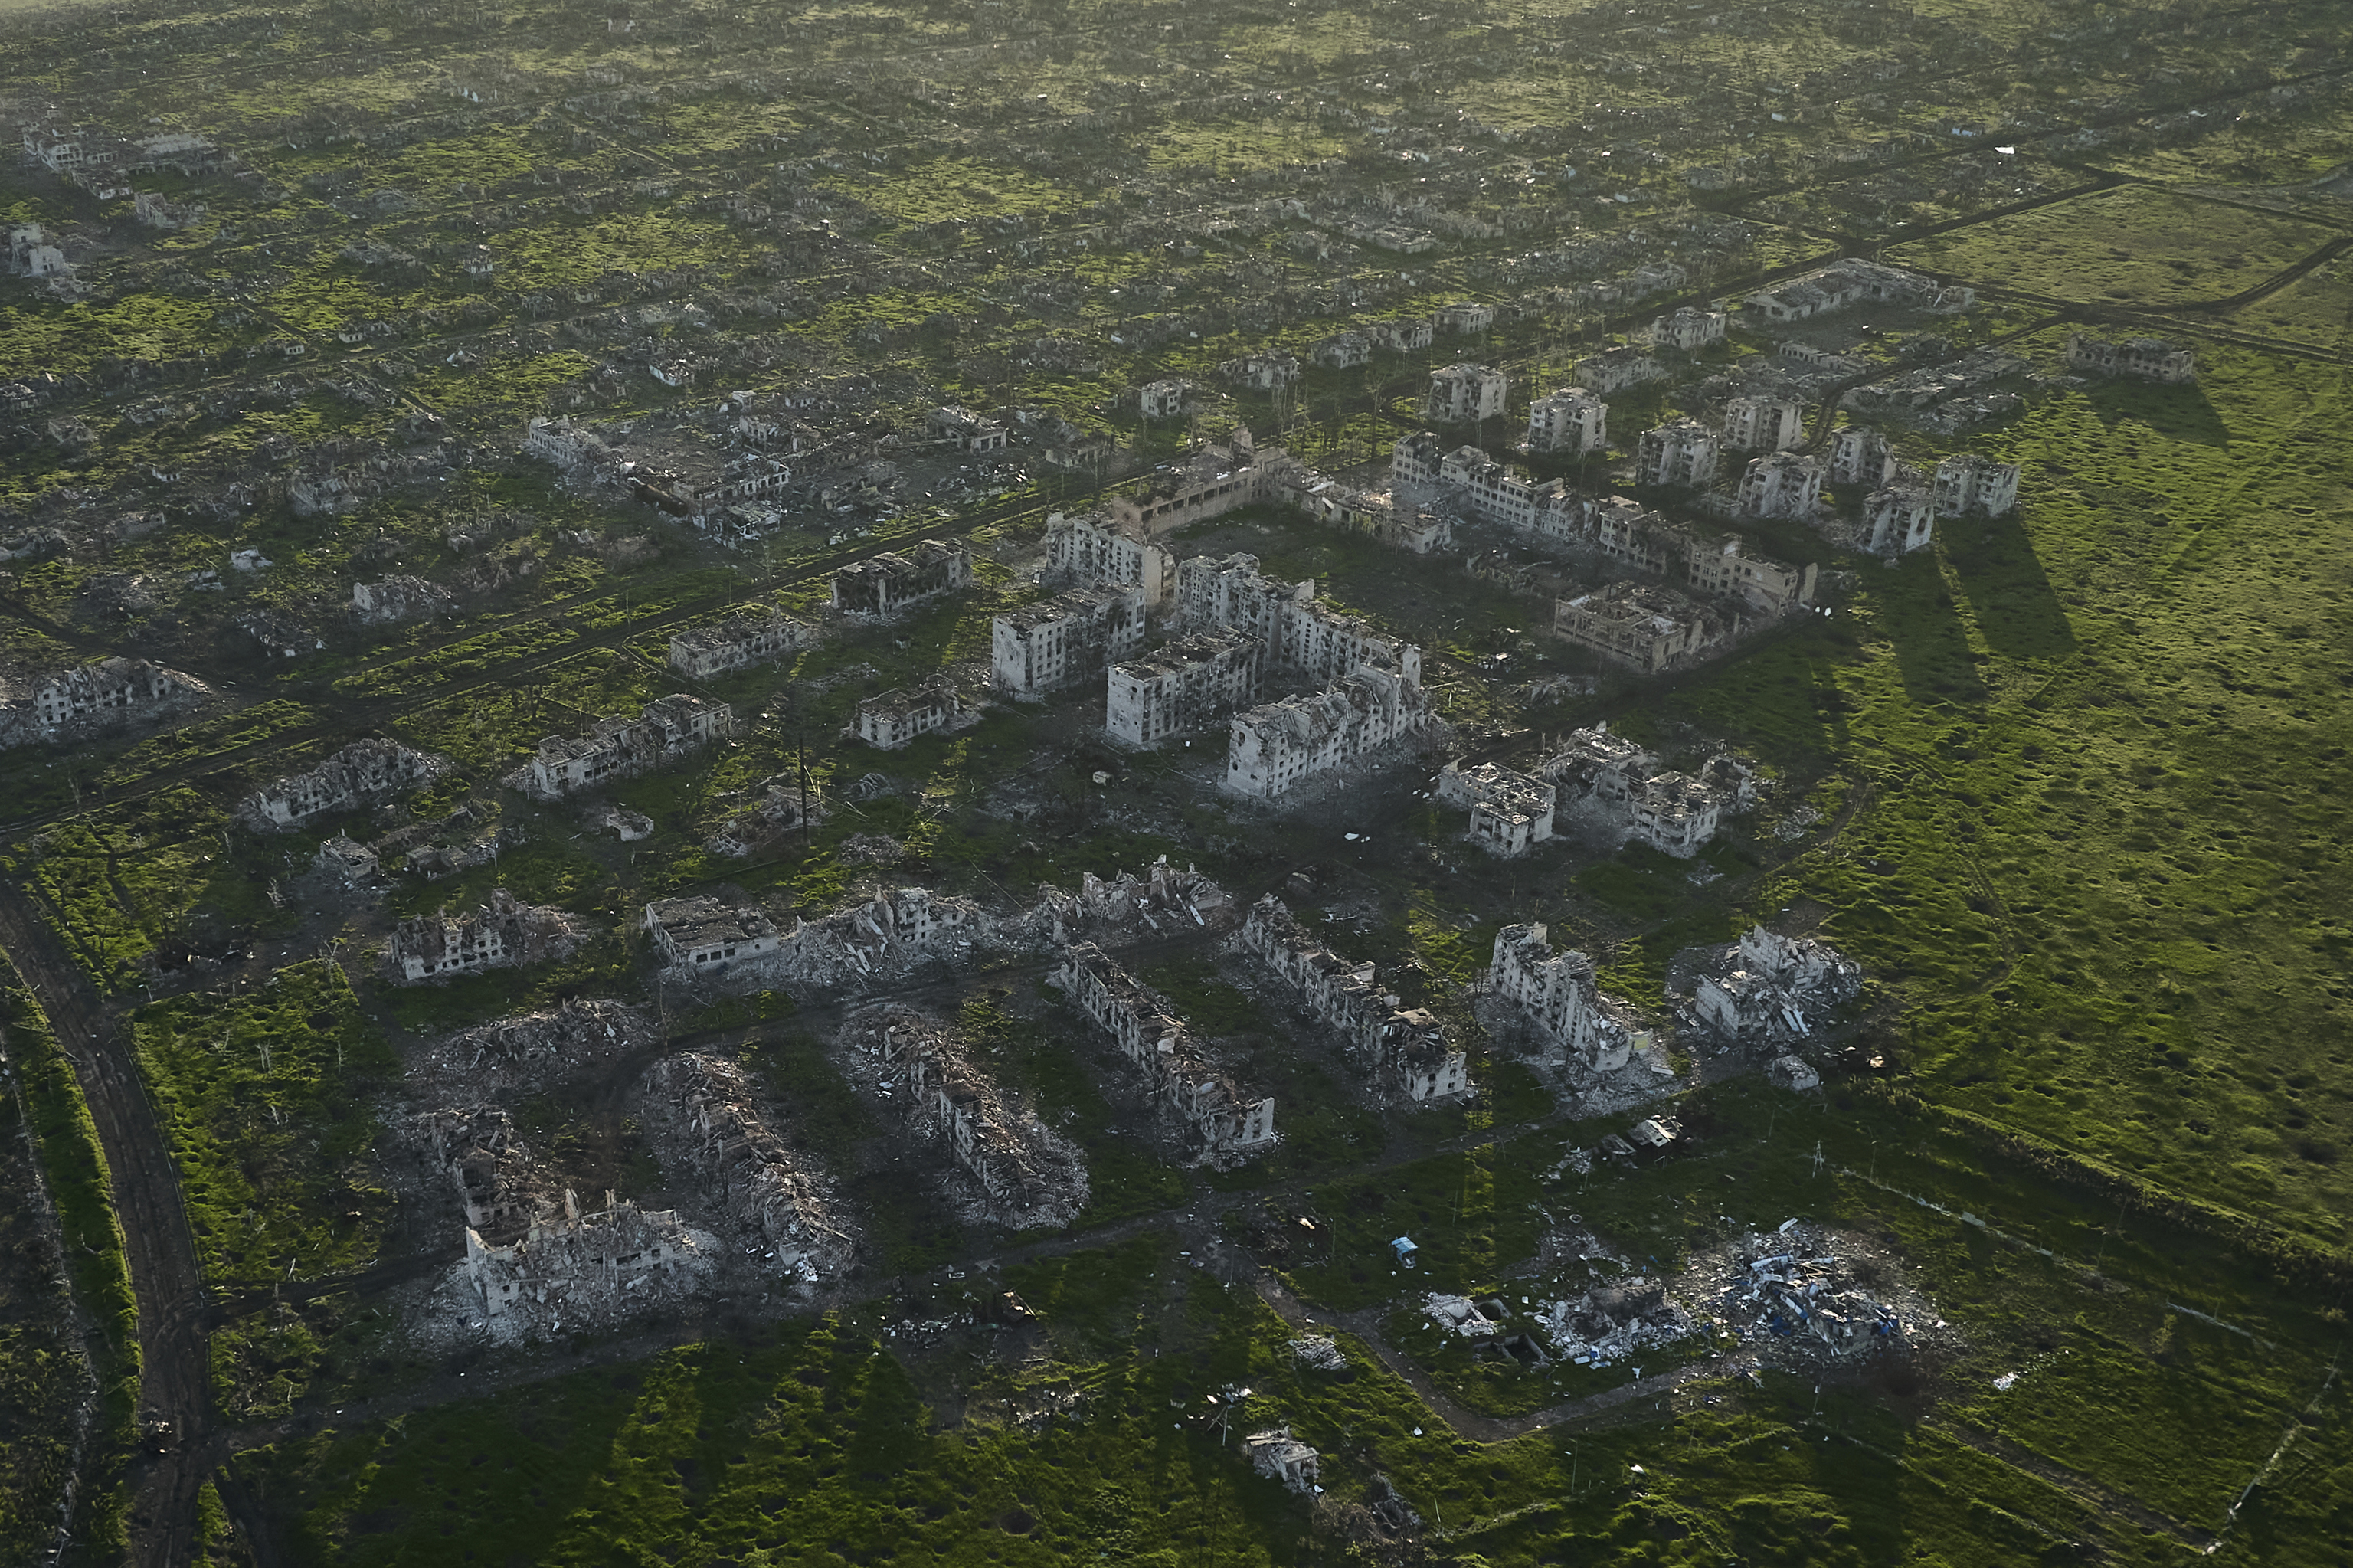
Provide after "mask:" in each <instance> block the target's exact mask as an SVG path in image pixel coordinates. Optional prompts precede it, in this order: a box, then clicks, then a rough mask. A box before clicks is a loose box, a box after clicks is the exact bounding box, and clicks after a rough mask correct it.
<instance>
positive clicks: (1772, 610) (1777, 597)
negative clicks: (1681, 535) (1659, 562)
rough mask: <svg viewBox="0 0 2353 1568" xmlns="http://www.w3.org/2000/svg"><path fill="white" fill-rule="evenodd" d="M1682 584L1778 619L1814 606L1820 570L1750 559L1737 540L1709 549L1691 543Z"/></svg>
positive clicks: (1763, 558) (1769, 559)
mask: <svg viewBox="0 0 2353 1568" xmlns="http://www.w3.org/2000/svg"><path fill="white" fill-rule="evenodd" d="M1820 574H1821V568H1820V567H1819V566H1818V565H1816V564H1815V563H1813V562H1810V561H1809V562H1808V563H1807V564H1806V565H1804V566H1802V567H1793V566H1791V565H1789V564H1788V562H1786V561H1777V560H1774V559H1773V558H1772V557H1771V556H1752V555H1750V554H1749V553H1748V551H1747V546H1745V545H1744V544H1743V543H1742V542H1741V541H1740V540H1738V539H1725V540H1722V541H1720V542H1718V543H1717V544H1716V545H1715V548H1713V549H1710V548H1708V547H1707V546H1706V545H1705V544H1704V542H1703V541H1701V540H1698V539H1694V540H1693V541H1692V544H1691V548H1690V549H1688V550H1687V551H1686V552H1685V553H1684V556H1683V580H1684V581H1686V582H1688V583H1690V584H1691V586H1692V587H1693V588H1696V589H1698V590H1699V591H1700V592H1702V593H1709V594H1715V595H1716V596H1717V597H1718V598H1720V599H1738V600H1740V601H1741V602H1742V603H1743V604H1745V605H1746V606H1747V607H1748V608H1749V609H1754V610H1757V611H1759V612H1761V613H1763V614H1766V615H1781V614H1784V613H1786V612H1787V611H1788V610H1789V609H1791V608H1793V607H1794V606H1797V605H1801V604H1811V603H1813V602H1814V587H1815V584H1816V583H1817V582H1818V581H1819V580H1820Z"/></svg>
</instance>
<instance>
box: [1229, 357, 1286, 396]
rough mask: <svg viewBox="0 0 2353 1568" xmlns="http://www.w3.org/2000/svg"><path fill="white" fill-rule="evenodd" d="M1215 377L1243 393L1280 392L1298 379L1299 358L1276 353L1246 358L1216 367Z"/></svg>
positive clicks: (1230, 360)
mask: <svg viewBox="0 0 2353 1568" xmlns="http://www.w3.org/2000/svg"><path fill="white" fill-rule="evenodd" d="M1218 374H1219V376H1224V377H1225V378H1226V380H1227V381H1228V382H1229V383H1230V384H1231V385H1233V386H1236V387H1241V388H1242V389H1244V390H1245V391H1250V392H1275V391H1280V390H1282V388H1283V387H1289V386H1291V385H1292V384H1293V383H1294V382H1296V381H1297V380H1298V379H1299V356H1298V355H1295V354H1283V353H1282V352H1280V351H1271V352H1268V353H1263V354H1246V355H1242V356H1241V357H1240V358H1239V359H1229V360H1226V361H1224V362H1223V363H1221V364H1219V366H1218Z"/></svg>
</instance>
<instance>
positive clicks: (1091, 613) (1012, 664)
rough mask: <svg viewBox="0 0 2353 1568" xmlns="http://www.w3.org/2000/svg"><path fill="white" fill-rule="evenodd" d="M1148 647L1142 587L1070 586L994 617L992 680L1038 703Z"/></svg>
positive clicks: (990, 640)
mask: <svg viewBox="0 0 2353 1568" xmlns="http://www.w3.org/2000/svg"><path fill="white" fill-rule="evenodd" d="M1143 647H1144V590H1143V589H1142V588H1135V587H1133V586H1121V587H1115V588H1114V587H1103V588H1065V589H1064V590H1063V591H1062V592H1060V593H1058V594H1056V595H1055V596H1054V597H1053V598H1051V599H1047V600H1045V601H1044V602H1042V603H1039V604H1029V605H1024V606H1022V607H1021V608H1020V609H1014V610H1008V611H1006V612H1005V613H1003V614H1000V615H997V616H995V617H993V618H991V620H990V621H989V631H988V652H989V679H990V680H991V681H992V682H993V683H995V685H996V687H997V690H998V691H1001V692H1004V693H1006V694H1008V695H1010V696H1012V697H1014V698H1015V699H1017V700H1018V701H1025V702H1029V701H1036V700H1039V699H1040V698H1043V697H1045V696H1047V695H1049V694H1052V693H1054V692H1057V691H1060V689H1061V688H1063V687H1065V686H1069V685H1074V684H1077V683H1080V682H1082V681H1087V680H1090V679H1101V678H1103V676H1104V675H1105V674H1106V673H1107V672H1108V671H1109V670H1110V669H1111V667H1112V666H1113V665H1114V664H1116V663H1118V662H1121V661H1122V660H1124V659H1128V658H1132V657H1133V656H1134V654H1136V653H1137V652H1140V651H1141V650H1142V649H1143Z"/></svg>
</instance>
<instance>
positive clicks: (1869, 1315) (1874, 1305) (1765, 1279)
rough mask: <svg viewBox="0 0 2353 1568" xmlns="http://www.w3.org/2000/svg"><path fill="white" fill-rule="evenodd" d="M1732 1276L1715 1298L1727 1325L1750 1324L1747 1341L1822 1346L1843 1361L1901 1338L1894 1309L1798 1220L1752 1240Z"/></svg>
mask: <svg viewBox="0 0 2353 1568" xmlns="http://www.w3.org/2000/svg"><path fill="white" fill-rule="evenodd" d="M1731 1274H1732V1277H1731V1278H1730V1280H1729V1281H1727V1282H1726V1283H1725V1285H1724V1286H1723V1287H1721V1288H1720V1289H1719V1290H1718V1292H1717V1297H1718V1299H1719V1301H1720V1302H1721V1303H1722V1310H1723V1312H1724V1315H1725V1317H1726V1318H1727V1319H1744V1318H1745V1319H1747V1326H1746V1328H1745V1329H1744V1330H1741V1331H1742V1333H1743V1337H1745V1338H1747V1339H1757V1338H1762V1337H1771V1338H1775V1339H1785V1340H1799V1341H1806V1340H1819V1341H1820V1343H1821V1344H1822V1345H1823V1346H1825V1347H1827V1348H1828V1349H1829V1350H1830V1351H1831V1353H1832V1354H1835V1355H1841V1356H1845V1355H1852V1354H1853V1353H1854V1352H1855V1351H1863V1350H1869V1349H1870V1348H1871V1347H1872V1346H1873V1345H1874V1344H1878V1343H1881V1342H1883V1341H1889V1340H1896V1339H1899V1338H1901V1337H1902V1336H1903V1333H1904V1319H1903V1317H1902V1315H1901V1314H1900V1313H1899V1312H1898V1310H1897V1308H1896V1307H1895V1306H1894V1305H1892V1304H1891V1303H1890V1302H1889V1301H1888V1300H1886V1299H1885V1298H1884V1297H1883V1294H1882V1293H1881V1292H1879V1291H1876V1290H1873V1289H1868V1288H1865V1287H1863V1286H1862V1283H1861V1282H1860V1281H1858V1280H1857V1279H1856V1278H1855V1277H1854V1273H1853V1271H1852V1269H1851V1268H1850V1267H1849V1266H1847V1264H1846V1263H1845V1262H1844V1261H1843V1260H1841V1258H1840V1257H1839V1256H1838V1255H1836V1254H1834V1253H1832V1252H1831V1251H1830V1250H1829V1249H1828V1247H1827V1245H1826V1241H1825V1238H1824V1237H1823V1236H1822V1235H1821V1234H1820V1232H1819V1231H1817V1230H1816V1229H1815V1228H1814V1227H1812V1226H1810V1225H1804V1224H1799V1222H1798V1221H1796V1220H1788V1221H1785V1222H1784V1223H1783V1224H1782V1225H1781V1227H1780V1229H1779V1230H1778V1231H1777V1232H1775V1233H1774V1234H1771V1235H1769V1236H1751V1237H1749V1238H1748V1239H1747V1240H1746V1242H1745V1243H1744V1244H1742V1246H1741V1248H1740V1249H1739V1252H1738V1254H1737V1256H1736V1267H1735V1268H1733V1269H1732V1270H1731Z"/></svg>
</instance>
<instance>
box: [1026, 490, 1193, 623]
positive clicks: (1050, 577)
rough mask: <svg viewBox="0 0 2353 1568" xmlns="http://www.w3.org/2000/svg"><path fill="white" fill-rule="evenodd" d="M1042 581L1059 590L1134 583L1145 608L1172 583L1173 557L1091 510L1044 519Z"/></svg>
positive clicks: (1159, 600) (1157, 600) (1153, 605)
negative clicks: (1044, 554)
mask: <svg viewBox="0 0 2353 1568" xmlns="http://www.w3.org/2000/svg"><path fill="white" fill-rule="evenodd" d="M1044 580H1045V581H1046V582H1048V583H1050V584H1051V585H1053V586H1055V587H1058V588H1098V587H1104V586H1111V587H1130V586H1132V587H1134V588H1136V589H1138V590H1139V591H1140V592H1141V593H1142V594H1143V596H1144V608H1145V609H1147V610H1149V609H1158V608H1159V606H1160V605H1161V603H1162V602H1163V601H1164V600H1166V599H1167V597H1168V595H1169V592H1170V591H1171V590H1172V589H1173V588H1175V586H1176V556H1175V555H1174V554H1173V553H1171V552H1170V551H1169V550H1167V549H1166V548H1165V547H1163V546H1159V545H1155V544H1151V543H1149V542H1148V541H1145V540H1143V539H1134V538H1130V537H1129V536H1128V535H1125V534H1123V533H1121V532H1120V531H1119V530H1118V529H1117V528H1115V527H1113V525H1112V524H1110V523H1109V522H1108V521H1106V520H1105V519H1103V518H1102V517H1099V516H1095V515H1092V514H1087V515H1082V516H1078V517H1066V516H1064V515H1063V514H1060V513H1059V512H1057V513H1054V514H1050V516H1048V517H1047V519H1046V570H1045V573H1044Z"/></svg>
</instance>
